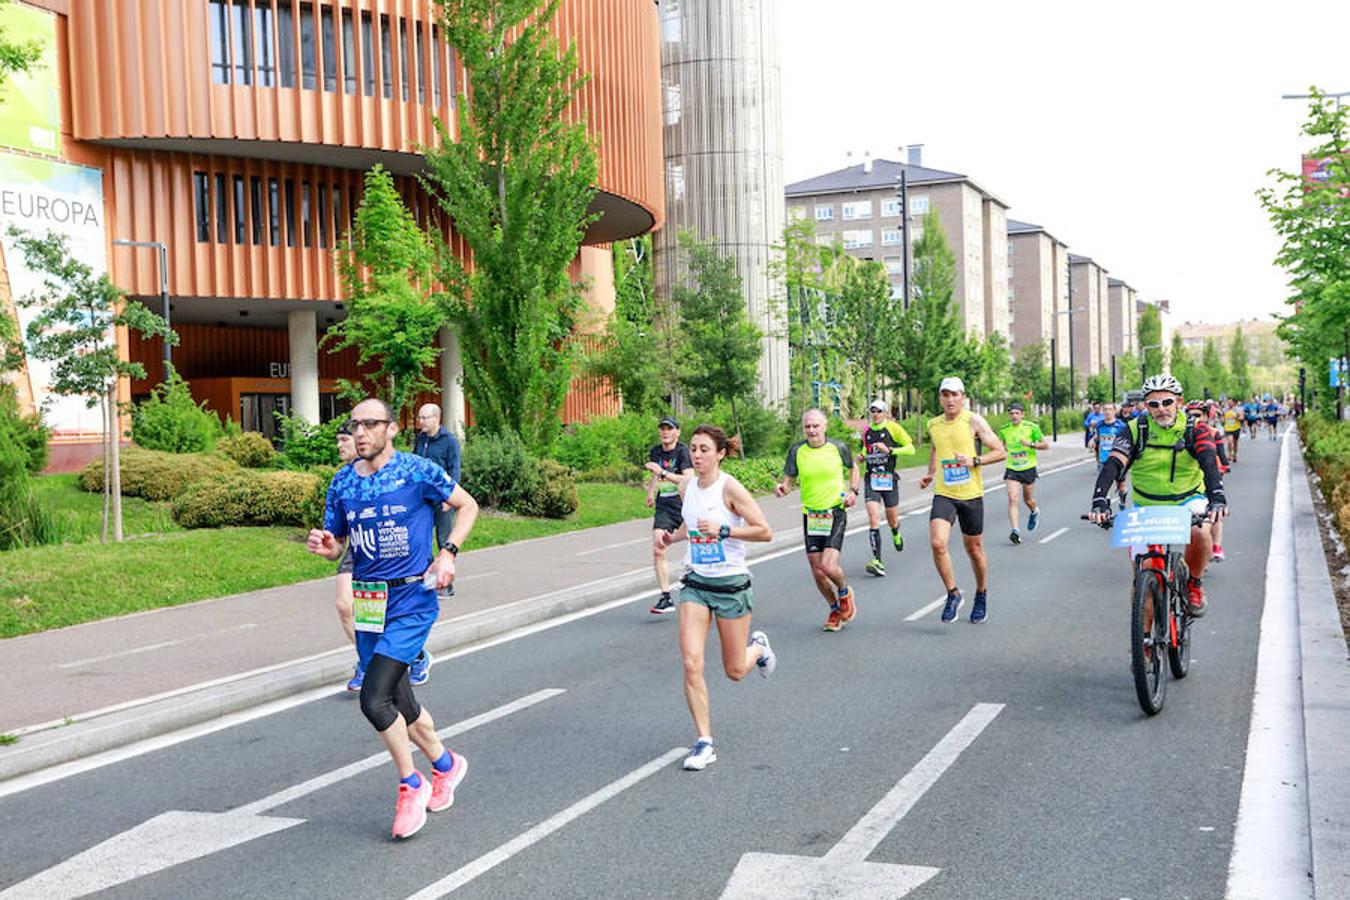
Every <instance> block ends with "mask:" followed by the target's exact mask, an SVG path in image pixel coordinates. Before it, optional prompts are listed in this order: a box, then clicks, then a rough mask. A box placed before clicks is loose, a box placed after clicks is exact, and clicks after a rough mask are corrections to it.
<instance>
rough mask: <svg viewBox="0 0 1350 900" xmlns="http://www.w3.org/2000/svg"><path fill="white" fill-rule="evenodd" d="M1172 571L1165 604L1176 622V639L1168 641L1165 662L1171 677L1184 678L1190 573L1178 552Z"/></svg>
mask: <svg viewBox="0 0 1350 900" xmlns="http://www.w3.org/2000/svg"><path fill="white" fill-rule="evenodd" d="M1172 571H1173V572H1174V573H1175V578H1174V579H1173V585H1172V590H1171V591H1170V592H1169V596H1168V598H1167V599H1168V604H1167V605H1168V607H1169V608H1170V609H1171V615H1172V618H1173V619H1174V620H1175V621H1176V623H1177V639H1176V641H1175V642H1172V641H1170V640H1169V641H1168V644H1167V664H1168V667H1169V668H1171V670H1172V677H1173V678H1185V677H1186V673H1187V672H1188V671H1190V668H1191V617H1190V614H1189V613H1187V612H1186V579H1187V576H1188V575H1189V574H1190V573H1189V571H1188V570H1187V569H1186V562H1185V560H1183V559H1182V558H1181V554H1179V553H1178V554H1176V560H1175V561H1174V562H1173V569H1172ZM1169 637H1170V635H1169Z"/></svg>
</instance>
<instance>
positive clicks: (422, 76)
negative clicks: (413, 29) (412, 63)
mask: <svg viewBox="0 0 1350 900" xmlns="http://www.w3.org/2000/svg"><path fill="white" fill-rule="evenodd" d="M417 102H418V103H426V102H427V41H426V29H425V28H424V27H423V25H422V23H421V22H418V23H417Z"/></svg>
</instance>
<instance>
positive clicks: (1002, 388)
mask: <svg viewBox="0 0 1350 900" xmlns="http://www.w3.org/2000/svg"><path fill="white" fill-rule="evenodd" d="M970 350H971V353H972V355H973V356H974V357H975V360H976V365H975V368H976V370H977V371H976V374H975V375H974V376H973V377H972V383H971V384H969V385H967V390H968V391H969V392H970V395H971V396H972V397H974V398H975V399H976V400H978V401H979V402H980V403H982V404H984V405H986V406H992V405H993V404H996V403H1004V402H1006V401H1007V400H1008V393H1009V392H1010V391H1011V390H1012V387H1013V380H1012V354H1011V351H1010V350H1009V348H1008V339H1007V338H1005V337H1004V336H1003V335H1001V334H999V333H998V332H997V331H995V332H993V333H991V334H990V335H989V336H988V337H985V338H982V339H981V338H972V339H971V347H970Z"/></svg>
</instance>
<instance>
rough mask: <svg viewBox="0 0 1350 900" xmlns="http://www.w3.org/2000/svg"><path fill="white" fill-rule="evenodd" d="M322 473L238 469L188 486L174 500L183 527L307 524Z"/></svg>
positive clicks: (175, 517)
mask: <svg viewBox="0 0 1350 900" xmlns="http://www.w3.org/2000/svg"><path fill="white" fill-rule="evenodd" d="M319 481H320V479H319V476H317V475H314V474H311V473H309V472H258V471H249V470H239V471H238V472H237V473H236V474H233V475H223V476H217V477H214V478H208V479H206V480H204V481H198V482H196V483H195V484H192V485H189V486H188V487H187V488H186V489H185V490H184V491H183V492H182V493H180V494H179V495H178V496H177V497H176V498H175V499H174V501H173V518H174V521H175V522H177V523H178V524H179V525H182V526H183V527H184V528H220V527H222V526H226V525H304V524H305V515H306V511H307V509H308V508H309V506H310V504H311V503H312V500H313V496H314V493H315V491H316V489H317V487H318V484H319Z"/></svg>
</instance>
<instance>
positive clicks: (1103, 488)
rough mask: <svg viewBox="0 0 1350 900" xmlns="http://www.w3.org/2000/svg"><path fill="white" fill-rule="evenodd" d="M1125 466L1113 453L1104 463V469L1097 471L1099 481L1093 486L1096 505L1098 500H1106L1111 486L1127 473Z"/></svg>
mask: <svg viewBox="0 0 1350 900" xmlns="http://www.w3.org/2000/svg"><path fill="white" fill-rule="evenodd" d="M1125 468H1126V467H1125V466H1122V465H1121V464H1120V460H1118V459H1116V455H1115V454H1114V453H1113V454H1111V455H1110V456H1108V457H1107V458H1106V462H1104V463H1102V470H1101V471H1100V472H1098V473H1097V483H1096V484H1095V485H1093V487H1092V503H1093V505H1094V506H1095V505H1096V504H1097V501H1098V500H1105V499H1106V498H1107V496H1108V495H1109V494H1110V491H1111V488H1112V487H1113V486H1115V483H1116V482H1118V481H1120V479H1121V478H1123V477H1124V475H1125Z"/></svg>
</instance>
